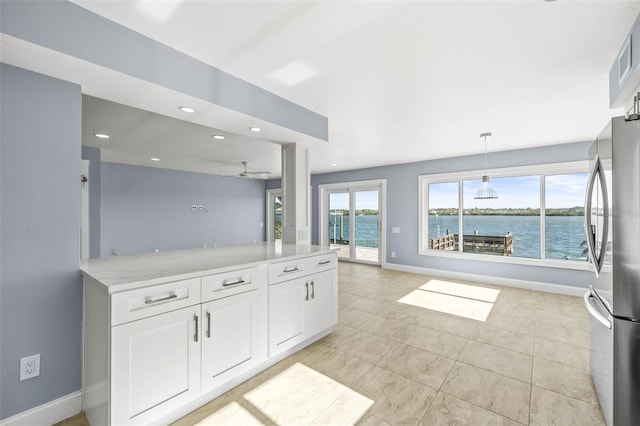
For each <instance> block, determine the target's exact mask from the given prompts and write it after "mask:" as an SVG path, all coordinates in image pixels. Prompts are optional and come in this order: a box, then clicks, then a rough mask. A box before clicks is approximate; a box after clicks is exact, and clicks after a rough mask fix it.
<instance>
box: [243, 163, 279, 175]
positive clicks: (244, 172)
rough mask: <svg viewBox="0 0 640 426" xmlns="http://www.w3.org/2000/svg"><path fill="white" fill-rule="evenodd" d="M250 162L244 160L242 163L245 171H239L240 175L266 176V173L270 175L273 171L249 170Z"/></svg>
mask: <svg viewBox="0 0 640 426" xmlns="http://www.w3.org/2000/svg"><path fill="white" fill-rule="evenodd" d="M248 164H249V163H248V162H247V161H243V162H242V165H243V166H244V171H242V172H240V173H238V176H240V177H253V176H266V175H270V174H271V172H249V171H247V165H248Z"/></svg>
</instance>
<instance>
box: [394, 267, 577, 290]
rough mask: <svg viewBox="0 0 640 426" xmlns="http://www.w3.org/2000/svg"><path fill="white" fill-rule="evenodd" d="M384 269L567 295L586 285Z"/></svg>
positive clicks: (425, 270)
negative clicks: (576, 285)
mask: <svg viewBox="0 0 640 426" xmlns="http://www.w3.org/2000/svg"><path fill="white" fill-rule="evenodd" d="M384 268H385V269H391V270H393V271H400V272H411V273H414V274H421V275H430V276H434V277H438V278H448V279H459V280H465V281H475V282H477V283H483V284H495V285H501V286H505V287H515V288H523V289H526V290H536V291H546V292H547V293H557V294H566V295H569V296H583V295H584V292H585V291H586V290H587V289H586V287H585V288H582V287H572V286H569V285H562V284H549V283H543V282H539V281H527V280H518V279H512V278H503V277H493V276H490V275H475V274H469V273H466V272H454V271H446V270H443V269H432V268H421V267H418V266H407V265H399V264H397V263H386V264H385V265H384Z"/></svg>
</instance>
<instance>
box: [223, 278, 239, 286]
mask: <svg viewBox="0 0 640 426" xmlns="http://www.w3.org/2000/svg"><path fill="white" fill-rule="evenodd" d="M237 284H244V280H243V279H242V278H240V279H239V280H238V281H234V282H232V283H228V282H224V283H222V287H229V286H230V285H237Z"/></svg>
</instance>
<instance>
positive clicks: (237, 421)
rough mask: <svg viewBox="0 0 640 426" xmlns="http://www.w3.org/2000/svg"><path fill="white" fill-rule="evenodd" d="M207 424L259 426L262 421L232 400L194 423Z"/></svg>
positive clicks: (203, 425)
mask: <svg viewBox="0 0 640 426" xmlns="http://www.w3.org/2000/svg"><path fill="white" fill-rule="evenodd" d="M207 425H246V426H259V425H262V422H261V421H260V420H258V419H256V418H255V417H253V415H251V413H250V412H248V411H247V410H245V409H244V408H243V407H242V406H241V405H240V404H238V403H237V402H235V401H233V402H231V403H229V404H227V405H225V406H224V407H222V408H221V409H220V410H218V411H216V412H215V413H213V414H211V415H210V416H207V417H205V418H204V419H202V420H200V421H199V422H198V423H196V426H207Z"/></svg>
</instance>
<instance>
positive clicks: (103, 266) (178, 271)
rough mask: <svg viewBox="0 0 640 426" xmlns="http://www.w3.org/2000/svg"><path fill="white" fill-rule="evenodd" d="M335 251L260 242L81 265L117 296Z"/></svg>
mask: <svg viewBox="0 0 640 426" xmlns="http://www.w3.org/2000/svg"><path fill="white" fill-rule="evenodd" d="M334 251H335V250H334V249H330V248H329V247H323V246H314V245H312V246H306V245H296V244H279V243H278V244H275V243H266V242H261V243H255V244H249V245H237V246H227V247H208V248H200V249H190V250H172V251H164V252H163V251H161V252H158V253H148V254H140V255H135V256H110V257H103V258H99V259H89V260H85V261H83V262H82V263H81V266H80V270H81V271H82V274H83V275H84V276H86V277H89V278H92V279H93V280H95V281H97V282H99V283H101V284H102V285H103V286H104V287H105V288H106V289H107V291H108V292H109V293H115V292H118V291H124V290H131V289H134V288H139V287H146V286H149V285H155V284H161V283H165V282H170V281H176V280H183V279H190V278H198V277H202V276H205V275H211V274H215V273H219V272H225V271H230V270H233V269H238V268H244V267H250V266H256V265H264V264H269V263H276V262H280V261H286V260H294V259H296V258H302V257H307V256H312V255H322V254H329V253H332V252H334Z"/></svg>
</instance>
